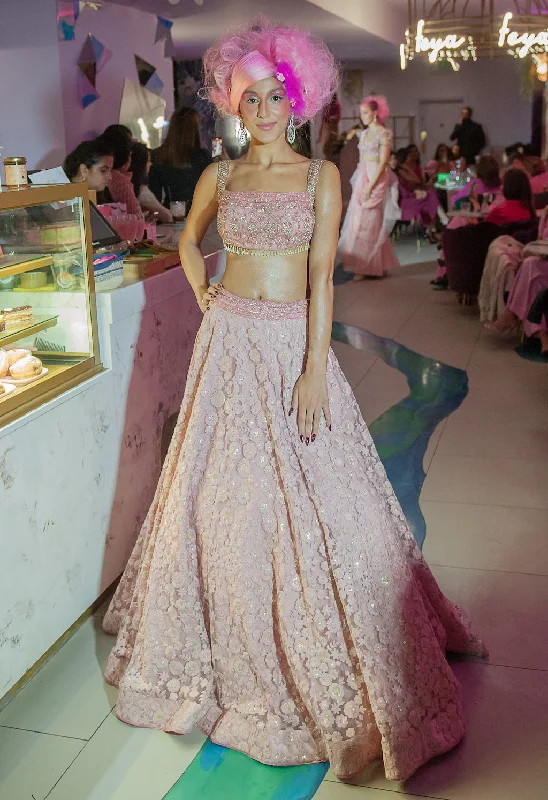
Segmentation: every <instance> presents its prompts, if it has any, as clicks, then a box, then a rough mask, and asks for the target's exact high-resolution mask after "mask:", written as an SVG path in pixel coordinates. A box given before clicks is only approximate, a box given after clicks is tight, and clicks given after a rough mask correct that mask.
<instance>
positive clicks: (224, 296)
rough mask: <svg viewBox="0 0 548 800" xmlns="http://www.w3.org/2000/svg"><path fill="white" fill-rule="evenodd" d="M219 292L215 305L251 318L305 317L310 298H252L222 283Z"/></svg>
mask: <svg viewBox="0 0 548 800" xmlns="http://www.w3.org/2000/svg"><path fill="white" fill-rule="evenodd" d="M219 288H220V291H219V292H217V295H216V296H215V300H214V301H213V304H212V305H213V306H218V307H219V308H223V309H224V310H225V311H230V312H232V313H233V314H238V316H240V317H249V318H250V319H264V320H277V319H303V318H306V315H307V313H308V300H292V301H291V302H289V303H279V302H278V301H277V300H252V299H250V298H248V297H240V296H239V295H237V294H232V293H231V292H228V291H227V290H226V289H225V288H224V286H222V284H219Z"/></svg>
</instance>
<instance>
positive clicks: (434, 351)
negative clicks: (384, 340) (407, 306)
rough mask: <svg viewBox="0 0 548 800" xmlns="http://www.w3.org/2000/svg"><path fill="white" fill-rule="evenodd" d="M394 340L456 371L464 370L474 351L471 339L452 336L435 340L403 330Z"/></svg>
mask: <svg viewBox="0 0 548 800" xmlns="http://www.w3.org/2000/svg"><path fill="white" fill-rule="evenodd" d="M395 338H396V341H398V342H399V343H400V344H403V345H405V347H408V348H409V350H413V351H414V352H415V353H420V354H421V355H422V356H426V357H427V358H432V359H434V360H435V361H439V362H441V363H442V364H447V365H448V366H450V367H457V369H466V366H467V364H468V361H469V359H470V356H471V354H472V351H473V349H474V342H473V340H472V339H471V338H470V339H468V340H467V339H465V338H464V337H458V336H453V335H452V336H451V337H441V336H439V337H437V338H436V337H434V336H430V335H428V334H425V333H422V332H414V331H411V332H409V333H406V332H405V329H404V330H403V331H402V330H400V331H398V333H397V335H396V337H395Z"/></svg>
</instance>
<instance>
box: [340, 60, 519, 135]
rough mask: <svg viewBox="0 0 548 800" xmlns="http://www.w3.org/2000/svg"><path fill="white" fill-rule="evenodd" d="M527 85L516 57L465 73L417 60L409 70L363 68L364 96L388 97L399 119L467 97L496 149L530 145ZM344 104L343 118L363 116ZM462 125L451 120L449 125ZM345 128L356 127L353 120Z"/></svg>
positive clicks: (472, 66)
mask: <svg viewBox="0 0 548 800" xmlns="http://www.w3.org/2000/svg"><path fill="white" fill-rule="evenodd" d="M521 84H522V79H521V76H520V74H519V71H518V68H517V65H516V63H515V62H514V61H513V60H512V59H510V58H508V59H506V58H499V59H493V60H492V61H487V60H485V61H479V62H476V63H467V64H463V65H462V67H461V70H460V71H459V72H453V71H452V70H440V69H437V68H436V67H431V66H429V65H423V64H419V63H417V62H415V63H413V64H411V65H410V66H409V68H408V69H407V70H406V71H405V72H402V71H401V69H400V68H399V66H398V65H392V64H390V65H384V66H379V65H373V64H371V65H364V66H363V91H364V94H369V93H370V92H371V91H375V92H376V93H377V94H384V95H386V97H387V98H388V101H389V103H390V107H391V111H392V113H393V114H394V115H398V116H405V115H412V116H415V117H418V114H419V103H420V101H421V100H441V99H453V98H458V99H461V98H462V101H463V102H464V103H465V104H466V105H470V106H472V108H473V109H474V115H475V118H476V120H477V121H478V122H480V123H481V124H482V125H483V126H484V129H485V132H486V134H487V136H488V139H489V144H490V146H492V147H494V148H499V147H502V146H506V145H508V144H511V143H512V142H515V141H519V140H521V141H524V142H528V141H530V138H531V100H530V99H529V98H527V97H524V96H523V94H522V91H521ZM341 100H342V102H343V116H356V118H357V113H358V104H357V103H356V102H352V101H349V100H348V98H345V97H344V95H342V97H341ZM456 121H457V120H449V124H450V123H453V124H454V123H455V122H456ZM344 124H345V125H347V126H348V127H350V123H349V122H348V121H347V120H345V121H344ZM449 124H448V127H449ZM451 127H452V126H451ZM341 129H344V128H341Z"/></svg>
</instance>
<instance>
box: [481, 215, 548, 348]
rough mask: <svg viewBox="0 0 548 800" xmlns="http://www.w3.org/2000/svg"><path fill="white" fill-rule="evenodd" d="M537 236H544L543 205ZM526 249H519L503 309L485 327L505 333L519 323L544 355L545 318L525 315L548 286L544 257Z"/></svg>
mask: <svg viewBox="0 0 548 800" xmlns="http://www.w3.org/2000/svg"><path fill="white" fill-rule="evenodd" d="M539 239H540V240H543V241H544V242H546V240H547V239H548V207H547V208H545V209H544V213H543V215H542V218H541V220H540V223H539ZM529 252H530V251H529V250H528V247H527V245H526V246H525V249H524V250H523V256H524V260H523V262H522V264H521V266H520V267H519V269H518V270H517V272H516V275H515V278H514V281H513V285H512V287H511V289H510V293H509V295H508V300H507V303H506V308H505V310H504V311H503V312H502V313H501V314H500V315H499V316H498V319H495V320H494V321H489V322H487V324H486V327H487V328H489V330H492V331H496V332H497V333H507V332H510V331H514V330H517V329H518V328H519V327H520V324H522V325H523V330H524V333H525V335H526V336H528V337H530V338H532V337H535V338H538V339H540V341H541V351H542V353H543V355H546V356H548V326H547V325H546V319H545V318H544V317H542V318H541V321H540V322H539V323H534V322H530V321H529V320H528V319H527V316H528V314H529V310H530V308H531V306H532V305H533V302H534V300H535V299H536V297H537V295H538V294H539V292H541V291H542V290H543V289H547V288H548V260H547V259H545V258H542V257H540V256H534V255H529Z"/></svg>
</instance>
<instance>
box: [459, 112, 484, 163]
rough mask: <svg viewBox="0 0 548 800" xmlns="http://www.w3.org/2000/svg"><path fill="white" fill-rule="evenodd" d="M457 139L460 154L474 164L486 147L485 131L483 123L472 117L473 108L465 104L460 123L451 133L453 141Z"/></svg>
mask: <svg viewBox="0 0 548 800" xmlns="http://www.w3.org/2000/svg"><path fill="white" fill-rule="evenodd" d="M455 140H456V141H457V143H458V145H459V149H460V154H461V156H462V157H463V158H465V159H466V163H467V164H474V162H475V160H476V156H478V155H479V154H480V153H481V151H482V150H483V148H484V147H485V143H486V139H485V133H484V131H483V128H482V127H481V125H480V124H479V123H477V122H474V121H473V119H472V109H471V108H470V106H465V107H464V108H463V109H462V113H461V119H460V123H458V124H457V125H455V128H454V130H453V133H452V134H451V141H452V142H453V141H455Z"/></svg>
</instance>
